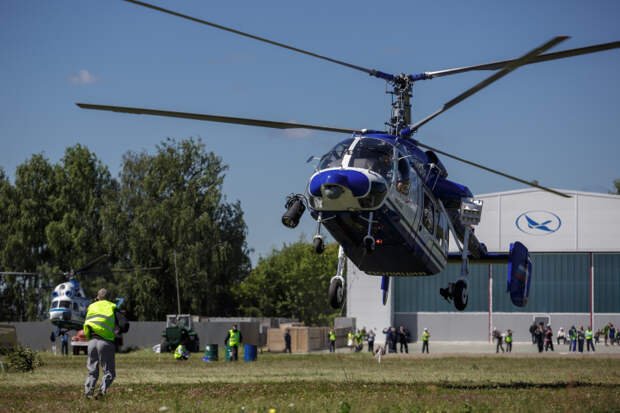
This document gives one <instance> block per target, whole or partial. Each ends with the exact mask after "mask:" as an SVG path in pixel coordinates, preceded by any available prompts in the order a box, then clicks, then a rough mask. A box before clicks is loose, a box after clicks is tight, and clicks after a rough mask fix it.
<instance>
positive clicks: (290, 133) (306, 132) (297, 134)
mask: <svg viewBox="0 0 620 413" xmlns="http://www.w3.org/2000/svg"><path fill="white" fill-rule="evenodd" d="M311 134H312V131H311V130H310V129H285V130H284V135H285V136H286V137H287V138H295V139H302V138H305V137H307V136H310V135H311Z"/></svg>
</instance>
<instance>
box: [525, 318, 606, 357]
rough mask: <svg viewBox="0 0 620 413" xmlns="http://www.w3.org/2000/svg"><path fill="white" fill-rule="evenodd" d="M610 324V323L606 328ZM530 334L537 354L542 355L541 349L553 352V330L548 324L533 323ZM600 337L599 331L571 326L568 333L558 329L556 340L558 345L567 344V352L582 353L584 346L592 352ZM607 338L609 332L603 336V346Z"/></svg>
mask: <svg viewBox="0 0 620 413" xmlns="http://www.w3.org/2000/svg"><path fill="white" fill-rule="evenodd" d="M610 324H611V323H609V324H608V325H607V326H609V325H610ZM607 326H606V328H607ZM612 326H613V325H612ZM614 333H615V332H614ZM530 334H531V336H532V344H536V345H538V352H539V353H542V351H543V349H544V351H548V350H551V351H554V348H553V330H552V328H551V325H550V324H547V326H545V325H544V323H542V322H540V323H538V324H536V322H534V323H532V325H531V326H530ZM612 334H613V333H612ZM600 336H601V332H600V330H599V331H597V332H596V333H594V332H593V331H592V327H590V326H588V328H587V329H584V328H583V326H582V325H580V326H579V327H578V328H577V327H575V326H574V325H573V326H572V327H571V328H570V329H569V330H568V332H566V331H564V327H560V329H559V330H558V334H557V338H556V340H557V344H558V345H560V341H561V342H562V344H568V350H569V351H571V352H576V351H579V352H580V353H583V348H584V344H585V345H586V348H587V351H588V352H589V351H592V352H594V351H595V349H594V343H598V341H599V337H600ZM607 337H609V332H607V335H605V345H607Z"/></svg>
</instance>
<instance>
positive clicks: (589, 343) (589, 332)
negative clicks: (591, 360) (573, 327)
mask: <svg viewBox="0 0 620 413" xmlns="http://www.w3.org/2000/svg"><path fill="white" fill-rule="evenodd" d="M592 337H593V334H592V327H590V326H588V329H587V330H586V345H587V348H588V351H590V347H592V351H594V343H593V342H592Z"/></svg>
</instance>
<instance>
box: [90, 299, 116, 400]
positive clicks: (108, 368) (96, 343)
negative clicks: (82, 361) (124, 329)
mask: <svg viewBox="0 0 620 413" xmlns="http://www.w3.org/2000/svg"><path fill="white" fill-rule="evenodd" d="M106 294H107V290H106V289H105V288H102V289H100V290H99V292H98V293H97V298H96V299H95V301H94V302H93V303H92V304H91V305H89V306H88V310H87V312H86V320H85V321H84V335H85V336H86V339H88V361H87V364H86V367H87V368H88V377H87V378H86V383H85V385H84V390H85V396H86V397H87V398H92V397H93V393H94V391H95V386H96V385H97V380H98V379H99V364H101V370H103V379H102V381H101V388H100V389H99V391H98V392H97V394H96V395H94V397H95V398H96V399H98V398H100V397H103V396H104V395H105V394H106V392H107V391H108V389H109V388H110V385H111V384H112V381H113V380H114V377H115V376H116V371H115V367H114V352H115V345H114V327H115V321H116V317H115V315H114V311H115V310H116V304H114V303H111V302H109V301H107V300H106V299H105V296H106Z"/></svg>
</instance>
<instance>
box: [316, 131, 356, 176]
mask: <svg viewBox="0 0 620 413" xmlns="http://www.w3.org/2000/svg"><path fill="white" fill-rule="evenodd" d="M353 141H354V139H353V138H349V139H347V140H344V141H342V142H340V143H339V144H338V145H336V146H334V147H333V148H332V150H330V151H329V152H327V153H326V154H325V155H323V157H322V158H321V160H320V161H319V166H318V168H317V169H318V170H321V169H327V168H339V167H340V166H342V158H344V155H345V154H346V152H347V149H349V146H351V144H352V143H353Z"/></svg>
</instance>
